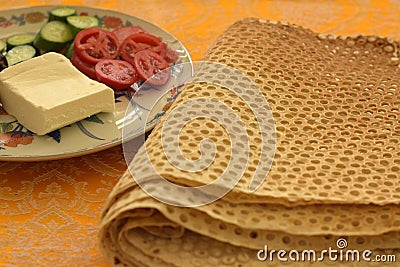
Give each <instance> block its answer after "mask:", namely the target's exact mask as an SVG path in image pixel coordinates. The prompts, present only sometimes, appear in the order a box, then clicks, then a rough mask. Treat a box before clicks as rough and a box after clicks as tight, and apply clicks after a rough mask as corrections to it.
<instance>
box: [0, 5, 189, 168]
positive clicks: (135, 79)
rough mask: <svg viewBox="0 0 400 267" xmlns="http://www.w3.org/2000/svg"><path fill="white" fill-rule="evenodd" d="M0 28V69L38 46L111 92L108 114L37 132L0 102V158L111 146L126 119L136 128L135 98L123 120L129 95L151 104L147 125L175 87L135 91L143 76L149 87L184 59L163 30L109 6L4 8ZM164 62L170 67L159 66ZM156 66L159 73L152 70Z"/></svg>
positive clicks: (165, 79)
mask: <svg viewBox="0 0 400 267" xmlns="http://www.w3.org/2000/svg"><path fill="white" fill-rule="evenodd" d="M0 28H1V30H0V70H2V69H4V68H10V67H12V66H13V65H15V64H19V63H20V62H23V61H26V60H29V59H31V58H33V57H36V56H38V55H42V54H44V53H48V52H57V53H61V54H63V55H64V56H66V57H67V58H69V59H70V61H71V63H72V64H73V65H74V66H75V67H76V68H77V69H78V70H79V71H80V72H81V73H83V74H84V75H86V76H88V77H89V78H91V79H94V80H96V81H99V82H101V83H104V84H106V85H107V86H109V87H110V88H112V89H113V90H114V99H115V110H114V112H113V113H98V114H95V115H93V116H90V117H88V118H85V119H84V120H82V121H79V122H76V123H73V124H71V125H68V126H66V127H63V128H61V129H57V130H55V131H53V132H50V133H48V134H46V135H41V136H39V135H36V134H35V133H33V132H31V131H29V130H28V129H26V128H25V127H24V126H23V125H21V124H20V123H18V121H17V120H16V119H15V118H14V117H13V116H11V115H9V114H7V112H6V110H4V109H3V108H2V107H1V103H0V160H7V161H41V160H54V159H61V158H69V157H74V156H81V155H84V154H89V153H94V152H97V151H101V150H104V149H107V148H110V147H113V146H116V145H119V144H120V143H121V142H122V128H123V126H124V123H126V121H129V123H131V124H133V125H135V124H136V123H137V125H138V128H140V127H143V126H142V122H140V120H141V118H140V108H141V106H140V105H139V106H138V109H139V110H138V112H137V114H138V116H136V117H135V118H132V117H130V118H129V120H126V114H125V111H126V109H127V107H128V105H131V104H132V101H135V98H140V102H141V103H147V106H149V107H152V106H154V107H155V108H154V110H152V111H151V118H150V120H149V122H148V124H147V125H146V130H150V129H152V128H153V127H154V126H155V125H156V123H157V122H158V120H159V118H160V117H161V116H162V115H163V114H164V113H165V111H166V109H167V108H168V107H169V106H170V105H171V103H172V102H173V101H174V100H175V98H176V97H177V96H178V94H179V92H180V91H179V88H175V87H173V89H171V90H170V91H169V93H168V94H166V95H165V96H163V97H162V98H160V99H159V98H156V97H155V95H157V93H155V94H154V95H153V93H152V90H151V88H150V90H149V89H148V88H147V89H146V90H143V92H140V91H139V92H137V90H138V89H139V88H140V85H141V84H142V83H144V82H145V81H147V80H148V82H147V83H146V86H148V84H149V83H150V85H152V86H154V92H155V91H157V87H159V86H162V85H164V84H166V83H171V79H177V77H179V75H180V72H181V71H182V70H181V69H179V67H178V66H179V65H180V63H191V58H190V55H189V53H188V52H187V50H186V49H185V47H184V46H183V45H182V44H181V42H179V40H177V39H176V38H175V37H174V36H172V35H171V34H170V33H168V32H166V31H165V30H163V29H162V28H160V27H158V26H156V25H154V24H152V23H150V22H147V21H145V20H142V19H140V18H137V17H133V16H130V15H126V14H123V13H120V12H116V11H110V10H104V9H98V8H91V7H83V6H37V7H29V8H18V9H11V10H7V11H1V12H0ZM175 66H177V67H176V68H175ZM164 69H171V71H167V72H166V71H162V72H161V70H164ZM158 72H159V73H162V75H156V76H153V75H154V74H156V73H158ZM150 77H153V78H152V79H150ZM154 77H156V78H154ZM172 84H173V81H172ZM55 90H56V88H55ZM0 99H1V96H0ZM155 102H157V103H155ZM138 132H140V131H138Z"/></svg>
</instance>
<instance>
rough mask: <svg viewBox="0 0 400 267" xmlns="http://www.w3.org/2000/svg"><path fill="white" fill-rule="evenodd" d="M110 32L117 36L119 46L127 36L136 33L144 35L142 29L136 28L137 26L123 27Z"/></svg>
mask: <svg viewBox="0 0 400 267" xmlns="http://www.w3.org/2000/svg"><path fill="white" fill-rule="evenodd" d="M112 32H113V33H114V34H115V35H116V36H117V38H118V41H119V43H120V44H122V42H123V41H124V40H125V39H126V37H128V36H129V35H132V34H136V33H146V31H145V30H143V29H142V28H140V27H137V26H124V27H121V28H118V29H115V30H113V31H112Z"/></svg>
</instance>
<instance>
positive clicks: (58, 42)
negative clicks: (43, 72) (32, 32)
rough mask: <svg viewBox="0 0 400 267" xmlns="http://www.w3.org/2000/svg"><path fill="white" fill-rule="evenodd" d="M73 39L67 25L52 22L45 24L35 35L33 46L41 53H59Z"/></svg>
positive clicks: (55, 21)
mask: <svg viewBox="0 0 400 267" xmlns="http://www.w3.org/2000/svg"><path fill="white" fill-rule="evenodd" d="M73 38H74V36H73V35H72V31H71V28H70V27H69V26H68V24H67V23H65V22H62V21H58V20H53V21H50V22H47V23H46V24H44V25H43V27H42V28H41V29H40V32H39V34H37V35H36V38H35V40H34V41H33V45H34V46H35V47H37V48H38V49H40V50H41V51H43V52H49V51H53V52H59V51H60V50H62V49H63V48H64V47H66V46H67V45H68V44H69V42H70V41H71V40H72V39H73Z"/></svg>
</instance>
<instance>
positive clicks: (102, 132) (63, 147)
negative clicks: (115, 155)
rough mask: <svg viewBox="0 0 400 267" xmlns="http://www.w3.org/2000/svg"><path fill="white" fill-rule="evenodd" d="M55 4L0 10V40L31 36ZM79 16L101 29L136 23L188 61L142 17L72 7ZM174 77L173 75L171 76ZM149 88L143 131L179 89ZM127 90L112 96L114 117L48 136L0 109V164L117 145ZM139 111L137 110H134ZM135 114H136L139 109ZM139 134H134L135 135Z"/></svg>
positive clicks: (168, 36) (185, 54)
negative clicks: (96, 22) (148, 114)
mask: <svg viewBox="0 0 400 267" xmlns="http://www.w3.org/2000/svg"><path fill="white" fill-rule="evenodd" d="M54 7H55V6H39V7H29V8H20V9H11V10H7V11H0V37H1V38H6V37H8V36H10V35H13V34H17V33H27V32H33V33H36V32H38V31H39V29H40V28H41V26H42V25H43V24H44V23H45V22H46V21H47V19H48V11H49V10H50V9H52V8H54ZM73 7H74V8H75V9H76V10H77V13H78V14H87V15H90V16H95V17H97V18H98V19H99V21H100V23H101V24H102V26H103V27H108V28H111V29H112V28H116V27H118V26H119V25H135V26H139V27H141V28H143V29H144V30H146V31H147V32H149V33H151V34H153V35H156V36H159V37H161V38H162V39H163V41H164V42H166V43H167V45H168V47H170V48H172V49H174V50H176V51H178V53H179V56H180V58H179V61H178V62H179V63H184V62H191V58H190V55H189V53H188V52H187V50H186V49H185V48H184V47H183V45H182V44H181V43H180V42H179V41H178V40H177V39H176V38H175V37H174V36H172V35H171V34H169V33H168V32H166V31H164V30H163V29H161V28H159V27H157V26H155V25H153V24H151V23H149V22H147V21H144V20H142V19H139V18H136V17H132V16H129V15H125V14H122V13H119V12H115V11H110V10H104V9H95V8H89V7H81V6H73ZM172 77H173V76H172ZM152 93H153V91H152V90H144V91H143V92H142V93H141V94H137V95H135V96H134V97H140V98H141V99H142V100H141V101H145V102H147V103H148V106H153V104H155V102H157V104H156V105H155V108H154V110H152V111H151V116H152V118H153V119H151V120H149V122H148V124H147V128H146V129H147V130H149V129H151V128H152V127H154V126H155V124H156V123H157V121H158V120H159V118H160V117H161V116H162V115H163V114H164V110H165V107H166V106H168V105H170V103H169V102H171V101H173V100H174V99H175V98H176V96H177V94H178V93H179V91H177V90H171V91H170V92H169V95H168V94H167V95H165V97H163V98H161V99H158V96H157V97H153V96H152ZM131 97H132V92H130V91H129V90H124V91H121V92H118V93H116V94H115V101H116V103H115V104H116V108H115V111H114V113H113V114H111V113H100V114H96V115H94V116H92V117H90V118H88V119H85V120H82V121H80V122H78V123H74V124H72V125H69V126H67V127H64V128H62V129H60V130H57V131H54V132H52V133H50V134H48V135H44V136H37V135H34V134H32V133H31V132H29V131H28V130H27V129H25V128H24V127H23V126H22V125H20V124H19V123H18V121H16V120H15V118H14V117H12V116H10V115H7V114H6V113H5V112H4V110H2V109H1V107H0V160H3V161H41V160H54V159H61V158H69V157H75V156H81V155H84V154H89V153H94V152H97V151H100V150H104V149H107V148H110V147H113V146H116V145H119V144H120V143H121V141H122V127H123V123H124V121H125V123H126V120H125V111H126V108H127V105H128V104H129V99H130V98H131ZM138 108H139V109H140V108H141V107H140V106H139V107H138ZM138 112H140V110H139V111H138ZM139 119H140V118H139V117H136V118H129V123H131V124H135V123H137V124H138V128H140V127H142V124H141V122H140V121H139ZM139 134H140V131H139V132H138V135H139Z"/></svg>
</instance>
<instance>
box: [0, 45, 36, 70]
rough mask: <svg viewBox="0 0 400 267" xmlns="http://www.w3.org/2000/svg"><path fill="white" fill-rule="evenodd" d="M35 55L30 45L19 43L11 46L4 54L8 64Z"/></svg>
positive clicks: (10, 64) (34, 50)
mask: <svg viewBox="0 0 400 267" xmlns="http://www.w3.org/2000/svg"><path fill="white" fill-rule="evenodd" d="M35 55H36V49H35V48H34V47H33V46H31V45H19V46H16V47H14V48H12V49H11V50H10V51H8V52H7V54H6V59H7V63H8V66H12V65H15V64H17V63H19V62H22V61H25V60H28V59H31V58H33V57H34V56H35Z"/></svg>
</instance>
